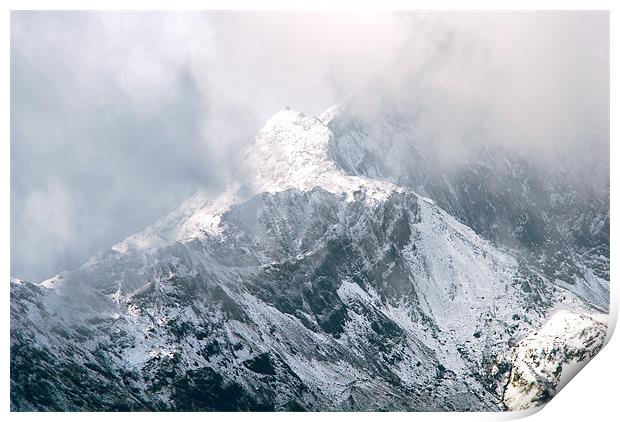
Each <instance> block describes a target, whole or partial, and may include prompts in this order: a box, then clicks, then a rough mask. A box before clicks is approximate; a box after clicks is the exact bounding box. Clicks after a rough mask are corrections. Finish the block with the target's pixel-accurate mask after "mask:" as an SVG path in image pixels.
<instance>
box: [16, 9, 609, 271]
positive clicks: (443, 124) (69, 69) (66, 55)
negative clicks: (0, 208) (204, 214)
mask: <svg viewBox="0 0 620 422" xmlns="http://www.w3.org/2000/svg"><path fill="white" fill-rule="evenodd" d="M350 94H354V95H356V97H357V98H358V99H360V100H359V101H358V102H357V103H356V106H357V107H358V108H359V110H358V111H359V112H360V113H363V114H365V115H367V116H369V117H372V116H373V115H376V113H380V112H381V107H382V105H384V104H385V103H386V102H390V103H396V104H399V105H406V106H411V107H415V108H417V109H419V110H421V113H420V120H419V124H420V125H421V126H422V128H423V130H424V131H425V132H426V133H428V135H429V136H431V137H432V138H433V139H436V140H437V142H438V144H439V145H441V148H444V149H445V151H446V153H449V152H451V151H454V148H455V147H456V146H457V145H460V144H462V142H463V139H464V134H471V133H472V132H473V133H476V134H477V136H478V138H480V139H482V140H484V142H491V143H498V144H501V145H503V146H508V147H518V148H523V149H526V150H528V151H531V153H532V154H541V155H543V156H544V155H549V154H550V151H554V150H556V149H557V148H562V149H567V150H569V151H571V153H570V154H571V156H572V157H574V159H575V160H578V159H579V156H580V155H581V154H580V153H581V152H583V150H584V149H587V150H588V151H596V155H595V160H597V161H600V162H601V163H602V165H601V166H602V170H600V171H598V172H596V174H597V175H598V176H597V177H601V176H600V175H601V174H602V175H603V176H604V175H605V174H607V175H608V166H609V164H608V160H609V156H608V152H607V151H608V145H609V15H608V13H607V12H520V13H515V12H493V13H491V12H480V13H474V12H459V13H457V12H454V13H448V12H441V13H440V12H415V13H414V12H411V13H404V12H400V13H385V14H376V13H373V14H370V13H355V14H348V13H275V12H269V13H267V12H205V13H172V12H151V13H133V12H132V13H129V12H128V13H116V12H81V13H68V12H13V13H12V15H11V274H12V276H14V277H19V278H25V279H29V280H41V279H43V278H47V277H49V276H52V275H53V274H55V273H56V272H58V271H60V270H65V269H74V268H76V267H79V266H80V265H81V264H82V263H83V262H84V261H85V260H86V259H87V258H88V257H89V256H91V255H92V254H94V253H95V252H96V251H97V250H98V249H100V248H105V247H109V246H111V245H112V244H114V243H116V242H118V241H121V240H122V239H124V238H125V237H127V236H128V235H130V234H132V233H134V232H136V231H139V230H140V229H142V228H143V227H145V226H146V225H148V224H150V223H151V222H153V221H154V220H155V219H157V218H158V217H160V216H162V215H163V214H165V213H166V212H169V211H171V210H173V209H174V208H175V207H176V206H177V205H178V204H179V203H180V202H181V201H183V200H184V199H185V198H187V197H188V196H189V195H191V193H192V192H194V191H195V190H196V189H198V188H202V189H206V190H207V191H212V192H217V191H218V190H219V189H221V187H222V185H223V184H224V183H225V182H226V180H227V179H228V178H229V177H231V173H232V170H233V169H234V168H235V164H236V163H237V160H238V159H239V157H240V155H241V153H242V151H243V148H245V147H246V146H247V145H248V144H249V143H250V142H251V141H252V139H253V138H254V136H256V133H257V131H258V130H259V128H260V127H261V125H262V124H263V122H264V121H265V120H266V119H268V118H269V117H270V116H271V115H272V114H274V113H275V112H277V111H278V110H280V109H282V108H284V107H285V106H289V107H291V108H294V109H297V110H300V111H303V112H304V113H306V114H317V113H320V112H321V111H323V110H324V109H326V108H328V107H329V106H331V105H332V104H335V103H339V102H341V101H343V100H344V99H345V98H346V97H347V96H349V95H350ZM457 158H458V157H457ZM592 177H594V176H592ZM597 181H598V179H597ZM597 183H598V182H597Z"/></svg>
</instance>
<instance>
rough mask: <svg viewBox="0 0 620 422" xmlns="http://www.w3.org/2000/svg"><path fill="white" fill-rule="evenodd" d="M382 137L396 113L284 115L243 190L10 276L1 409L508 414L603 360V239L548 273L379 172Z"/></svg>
mask: <svg viewBox="0 0 620 422" xmlns="http://www.w3.org/2000/svg"><path fill="white" fill-rule="evenodd" d="M390 122H391V123H390ZM377 127H379V128H380V130H379V129H377ZM373 128H374V129H373ZM373 130H375V132H376V133H375V134H374V135H373ZM377 133H382V134H383V135H385V136H395V137H396V136H397V137H404V134H403V133H404V132H403V129H402V125H401V124H400V123H398V122H394V120H393V119H385V118H384V119H379V120H377V121H376V122H375V123H374V126H372V127H365V126H364V125H363V124H361V123H359V122H357V123H356V122H354V119H353V117H352V115H351V112H350V111H349V110H347V109H346V107H343V108H332V109H330V110H328V111H327V112H326V113H324V114H323V115H321V116H317V117H307V116H305V115H303V114H301V113H298V112H295V111H292V110H289V109H285V110H283V111H281V112H279V113H277V114H276V115H275V116H274V117H273V118H271V119H270V120H269V121H268V122H267V123H266V125H265V127H264V128H263V129H262V131H261V132H260V134H259V136H258V137H257V139H256V140H255V142H254V143H253V145H252V146H251V147H250V148H249V149H248V150H247V151H246V153H245V156H244V157H243V160H242V163H241V166H242V168H243V170H244V174H245V175H246V179H245V180H244V181H243V183H238V184H234V183H233V184H231V185H230V186H229V188H228V189H227V190H226V191H225V192H224V193H223V194H221V195H219V196H217V197H210V196H209V195H207V194H206V193H204V192H198V193H197V194H196V195H194V196H193V197H192V198H190V199H189V200H188V201H187V202H186V203H184V204H182V205H181V207H180V208H179V209H178V210H176V211H175V212H173V213H171V214H170V215H168V216H166V217H164V218H162V219H161V220H159V221H158V222H156V223H155V224H154V225H152V226H151V227H148V228H147V229H145V230H144V231H143V232H141V233H138V234H136V235H134V236H131V237H129V238H128V239H126V240H125V241H123V242H121V243H119V244H117V245H115V246H113V247H112V248H111V249H110V250H108V251H104V252H102V253H100V254H98V255H97V256H95V257H93V258H92V259H91V260H89V261H88V262H87V263H86V264H85V265H84V266H82V267H81V268H80V269H78V270H76V271H72V272H63V273H60V274H58V275H56V276H55V277H53V278H51V279H48V280H45V281H43V282H42V283H39V284H34V283H30V282H26V281H21V280H15V279H13V280H11V403H12V407H13V409H15V410H34V409H36V410H321V411H322V410H507V409H516V408H525V407H528V406H530V405H536V404H540V403H544V402H545V401H546V400H548V399H549V398H550V397H551V396H552V395H553V392H554V391H555V390H554V388H555V387H556V385H557V383H558V380H559V378H560V375H561V371H562V366H563V365H564V364H567V363H572V362H574V361H579V360H583V359H585V358H590V357H591V356H593V355H594V354H595V353H596V352H597V351H598V350H599V349H600V347H602V339H603V338H604V337H605V330H606V328H605V324H604V323H602V322H600V321H599V320H600V318H594V317H590V316H583V315H586V314H590V313H593V312H594V313H600V312H606V311H607V309H608V304H609V299H608V283H609V281H608V246H607V249H605V246H604V245H603V246H600V245H598V246H600V248H599V249H596V250H597V251H599V253H598V255H597V254H596V253H595V252H594V249H593V248H590V249H587V251H586V247H585V246H583V245H581V244H580V245H579V246H575V248H573V249H571V251H573V252H574V259H572V260H569V261H570V262H569V263H570V264H572V265H574V266H576V267H578V268H579V269H580V271H579V272H577V273H575V275H574V278H571V279H570V280H565V279H562V278H561V277H562V275H558V276H557V277H550V276H549V272H548V271H547V268H546V267H543V265H542V264H541V263H540V262H539V260H537V259H532V258H531V255H532V254H531V252H532V250H531V249H527V248H525V249H524V248H516V247H513V246H511V245H507V244H505V243H502V242H501V241H498V237H497V236H495V237H494V236H491V235H490V234H493V233H492V231H489V230H490V229H489V230H484V229H482V230H481V229H480V227H476V224H472V222H471V218H472V216H473V215H474V212H473V211H472V210H471V209H468V208H467V206H466V205H463V204H462V203H460V204H459V203H458V201H457V199H456V198H458V195H456V196H454V197H451V196H449V195H448V194H445V192H444V193H442V191H441V189H440V187H439V185H435V184H432V183H431V182H433V183H434V180H435V176H434V175H433V177H432V178H431V177H430V176H429V177H427V179H426V180H425V181H424V180H421V179H420V178H422V177H424V173H419V174H418V173H415V172H412V170H411V169H413V168H416V166H417V165H418V163H416V162H412V163H411V166H410V167H406V168H405V167H403V166H402V163H400V164H398V166H396V167H395V168H396V169H399V170H398V171H399V172H400V176H402V177H400V176H399V177H395V175H394V173H393V169H392V170H389V171H388V170H385V169H383V168H384V167H385V166H386V163H385V162H384V161H385V159H386V157H387V156H384V157H378V156H376V155H377V154H376V153H375V152H376V151H378V150H380V149H381V146H380V144H377V143H376V142H375V143H373V142H374V141H373V139H372V138H373V137H374V138H376V139H381V140H382V141H386V142H387V141H388V140H387V139H383V138H381V137H378V135H377ZM362 134H365V136H366V137H365V136H362ZM410 134H411V139H410V141H411V145H415V140H416V136H414V135H415V133H414V132H410ZM373 148H374V149H373ZM384 150H385V151H386V152H387V153H389V151H390V149H389V148H384ZM371 151H375V152H373V153H371ZM388 156H389V154H388ZM417 159H421V156H413V155H412V156H411V160H417ZM431 165H432V163H428V162H420V163H419V167H420V168H425V169H429V168H430V167H429V166H431ZM382 169H383V170H382ZM403 175H406V177H405V176H403ZM414 181H415V183H414ZM425 182H428V183H426V185H427V186H426V187H427V188H426V189H422V190H421V189H418V188H419V187H422V188H423V185H424V183H425ZM431 187H433V188H432V189H431ZM450 188H451V189H453V188H454V186H452V185H451V186H450ZM459 189H460V188H459ZM457 190H458V189H457ZM453 191H454V189H453ZM446 192H447V191H446ZM429 197H430V198H429ZM520 199H521V198H519V200H520ZM450 201H452V202H450ZM491 205H493V204H492V203H491ZM495 205H497V204H495ZM502 206H503V207H507V206H508V205H507V204H505V203H502ZM448 211H450V212H448ZM607 219H608V213H607ZM602 224H603V225H604V224H605V222H604V221H603V222H602ZM607 224H608V222H607ZM472 227H473V228H472ZM489 227H491V226H489ZM607 227H608V226H607ZM474 228H475V229H477V230H474ZM594 229H597V230H599V231H600V230H603V231H604V230H605V228H602V229H601V228H600V227H598V226H597V227H595V228H594ZM594 229H593V230H594ZM590 234H592V233H590ZM595 234H596V235H599V232H598V231H597V232H596V233H595ZM584 236H587V234H584ZM603 237H604V236H603ZM562 241H563V242H568V243H570V242H569V240H566V239H563V240H562ZM592 241H593V242H594V240H592ZM607 242H608V241H607ZM586 243H587V242H586V241H585V240H584V245H585V244H586ZM562 244H563V245H564V243H562ZM607 245H608V243H607ZM524 251H525V252H524ZM600 251H602V252H600ZM586 252H587V253H586ZM562 262H564V261H562ZM545 264H546V265H547V264H548V263H545ZM562 268H564V267H562ZM606 269H607V270H606ZM558 274H561V271H560V268H559V267H558ZM562 274H563V273H562ZM554 315H560V316H561V317H552V316H554ZM550 318H551V319H550ZM554 318H555V319H554ZM548 321H551V322H548ZM541 327H542V328H541ZM548 327H552V329H550V328H548ZM539 330H540V332H541V333H545V334H544V335H542V336H540V337H537V338H538V340H540V342H539V343H540V344H541V345H540V347H539V343H536V342H535V341H533V340H531V338H532V336H533V335H534V333H536V332H538V331H539ZM584 333H586V334H584ZM544 339H552V340H549V341H546V340H545V341H546V342H545V341H543V340H544ZM577 339H580V340H579V341H578V340H577ZM564 341H566V342H567V343H566V344H567V345H569V346H567V348H562V347H558V344H560V345H561V344H562V342H564ZM543 343H544V344H543ZM533 353H534V354H535V353H542V354H543V355H544V358H545V359H547V360H548V362H547V363H545V365H544V367H543V366H541V365H539V364H538V363H536V364H533V363H532V362H534V361H536V362H538V360H536V358H535V356H534V355H533ZM533 356H534V357H533ZM537 365H538V366H537ZM537 371H539V372H540V371H542V372H543V373H544V374H545V376H547V375H548V377H547V378H546V381H545V384H544V385H542V384H541V383H542V382H543V381H540V382H539V376H538V375H536V374H538V372H537Z"/></svg>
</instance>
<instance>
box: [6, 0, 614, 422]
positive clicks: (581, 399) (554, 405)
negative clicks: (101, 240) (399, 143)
mask: <svg viewBox="0 0 620 422" xmlns="http://www.w3.org/2000/svg"><path fill="white" fill-rule="evenodd" d="M4 4H6V5H7V9H5V10H4V14H3V15H2V23H4V25H0V27H1V28H3V31H2V35H3V36H4V42H3V44H2V48H3V56H2V57H3V58H4V60H5V63H4V66H2V68H1V72H2V79H3V81H4V83H3V84H2V94H3V95H2V98H4V101H3V103H2V115H1V117H0V118H1V122H2V125H1V127H2V128H3V132H4V135H5V136H4V141H3V145H2V148H3V150H2V154H0V160H1V164H0V173H1V178H2V181H1V184H0V186H2V193H3V195H2V198H3V201H4V202H3V207H2V224H1V226H0V227H2V235H3V240H4V242H3V243H2V250H1V252H2V253H0V267H1V268H2V270H3V273H4V274H5V281H6V283H7V285H6V286H7V287H6V288H5V289H2V293H1V294H2V303H3V305H4V306H3V312H2V325H1V327H2V332H1V333H0V337H1V338H2V339H3V340H4V341H5V345H4V347H3V348H2V349H0V350H1V351H0V360H1V361H2V362H3V363H4V365H5V366H4V367H3V368H4V371H5V372H4V374H3V375H4V376H3V378H2V379H3V383H2V384H1V387H0V401H1V403H2V405H3V406H2V409H4V411H5V412H8V409H9V341H8V339H9V311H8V310H9V299H10V298H9V288H8V280H9V276H10V236H9V230H10V221H9V218H10V216H9V214H10V208H9V200H10V170H9V169H10V142H9V139H10V127H9V124H10V115H9V110H10V95H9V90H10V71H9V69H10V67H9V57H10V10H25V9H44V10H62V9H65V10H66V9H95V10H136V9H143V10H171V9H183V10H203V9H207V10H222V9H227V10H257V9H261V10H344V9H347V10H350V9H356V10H362V11H367V12H372V11H373V10H397V9H402V10H407V9H417V10H564V9H566V10H596V9H598V10H601V9H603V10H611V13H610V19H611V25H610V28H611V40H610V41H611V44H610V45H611V46H612V48H611V51H610V54H611V57H610V59H611V69H612V71H611V74H612V75H614V73H618V57H617V56H618V54H617V51H614V48H613V47H617V46H618V45H620V44H619V42H618V33H619V30H618V22H619V19H617V17H616V11H614V9H613V7H612V5H613V2H612V1H603V0H590V1H563V2H553V1H532V0H522V1H504V2H501V3H500V2H493V1H467V2H459V1H423V0H420V1H402V0H401V1H398V0H382V1H367V0H360V1H355V2H354V1H339V0H331V1H330V0H314V1H311V2H310V1H303V2H302V1H297V2H291V1H282V0H272V1H262V2H260V3H257V2H252V1H247V0H246V1H241V0H238V1H233V0H231V1H226V2H224V1H196V0H176V1H174V2H165V1H132V0H131V1H130V0H123V1H119V0H108V1H101V0H95V1H90V2H88V4H87V5H88V7H85V6H86V4H85V2H81V1H77V0H64V1H57V2H54V4H50V3H49V2H45V1H41V0H38V1H36V0H31V1H27V0H25V1H11V0H9V1H7V2H5V3H4ZM616 50H617V49H616ZM616 81H617V79H614V78H613V77H612V79H611V81H610V83H611V104H610V107H611V108H610V113H611V117H612V118H611V120H610V124H611V127H610V139H611V140H612V141H611V142H610V144H611V162H612V165H611V182H612V183H611V185H612V186H616V185H617V181H618V171H617V170H616V168H615V167H614V165H613V164H614V157H616V156H617V153H618V152H619V151H620V150H619V149H618V147H617V146H616V144H615V143H614V142H613V140H616V139H617V138H618V136H617V135H618V129H617V128H618V121H617V112H618V101H617V90H618V84H617V82H616ZM611 209H612V214H613V213H614V212H615V211H614V210H617V209H618V199H617V196H616V195H615V194H614V192H613V191H612V193H611ZM617 232H618V231H617V226H616V224H615V220H612V222H611V241H612V245H615V243H614V239H618V236H617ZM611 262H612V266H611V268H612V272H611V274H612V286H611V287H612V296H611V297H612V303H611V321H613V326H614V327H615V323H616V321H617V315H618V302H619V295H618V288H617V283H616V282H614V281H613V279H614V277H613V274H615V268H616V263H618V262H619V261H618V253H617V250H616V248H615V247H613V246H612V248H611ZM612 331H613V330H610V333H611V332H612ZM616 337H617V336H616ZM618 356H620V343H619V341H618V339H617V338H613V339H611V341H610V342H609V344H608V345H607V346H606V347H605V348H604V349H603V351H602V352H601V353H600V354H599V355H598V356H597V357H596V358H595V359H593V361H592V362H591V363H590V364H589V365H588V366H587V369H585V370H584V371H582V372H581V373H580V374H578V375H577V377H576V379H575V380H573V381H572V382H570V383H569V384H568V385H567V386H566V387H565V389H564V390H563V391H562V392H560V394H558V396H557V397H556V398H554V399H553V400H552V401H551V402H550V403H549V404H548V405H547V406H546V407H545V408H544V410H543V411H541V412H537V413H535V414H534V415H533V416H532V418H533V419H534V420H535V419H537V418H538V419H540V418H547V417H548V418H553V419H556V418H557V419H558V420H563V421H571V420H579V421H584V420H592V419H594V420H596V419H599V420H611V418H610V415H614V416H616V417H617V415H618V405H617V403H616V402H617V400H618V390H619V387H618V381H619V380H620V365H619V363H618V359H617V357H618ZM529 413H532V412H525V413H524V412H520V413H512V414H507V413H484V414H481V413H465V414H463V413H461V414H454V413H423V414H422V413H416V414H410V413H389V414H381V415H379V414H375V413H335V414H334V413H321V414H306V415H303V414H294V415H293V414H287V413H263V414H249V413H235V414H226V413H220V414H205V413H192V414H183V415H182V416H181V414H169V413H129V414H128V413H125V414H119V415H115V416H114V417H115V418H121V419H124V418H128V419H129V418H131V419H132V420H135V418H138V419H142V417H145V418H146V417H148V418H149V419H155V420H167V419H168V418H170V417H184V418H190V419H199V418H200V419H202V418H209V419H211V418H215V419H220V420H224V419H226V420H227V419H229V418H230V419H244V418H252V419H253V420H259V421H261V420H268V419H269V420H285V419H286V420H288V419H290V418H292V417H294V418H300V419H302V420H303V419H306V420H309V419H310V418H312V419H314V418H317V417H320V418H327V419H336V418H337V419H347V420H352V419H353V418H355V419H356V420H359V419H362V420H371V419H372V420H375V419H376V418H377V417H381V418H383V417H385V418H389V419H392V420H404V419H405V418H406V419H410V418H415V419H422V420H425V421H445V420H475V421H479V420H484V419H487V420H505V419H513V418H515V417H519V416H525V415H527V414H529ZM177 415H179V416H177ZM8 416H9V417H10V418H14V419H19V420H22V419H28V420H29V419H39V418H46V419H52V420H63V421H64V420H77V418H82V417H87V418H89V419H92V420H104V419H106V420H107V419H108V418H109V417H110V414H108V413H89V414H87V415H86V414H79V413H73V414H67V413H63V414H59V413H47V414H33V413H11V414H9V415H8Z"/></svg>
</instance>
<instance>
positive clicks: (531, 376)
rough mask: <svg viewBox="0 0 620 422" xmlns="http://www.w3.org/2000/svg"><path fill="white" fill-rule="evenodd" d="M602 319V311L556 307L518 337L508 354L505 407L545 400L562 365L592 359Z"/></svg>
mask: <svg viewBox="0 0 620 422" xmlns="http://www.w3.org/2000/svg"><path fill="white" fill-rule="evenodd" d="M606 320H607V315H606V314H583V313H575V312H571V311H568V310H560V311H558V312H556V313H554V314H553V315H552V316H551V317H550V318H549V319H548V321H547V322H545V324H544V325H543V326H542V328H541V329H540V330H538V331H536V332H534V333H532V334H530V335H529V336H527V337H526V338H525V339H523V340H522V341H520V342H519V343H518V344H517V346H516V348H515V349H514V351H513V353H512V356H511V359H512V365H513V367H512V371H511V374H510V378H509V382H508V384H507V386H506V390H505V392H504V395H503V402H504V404H505V405H506V407H507V408H508V409H509V410H524V409H528V408H530V407H533V406H537V405H540V404H544V403H546V402H547V401H549V400H550V399H551V398H552V397H553V396H554V395H555V393H556V392H557V391H558V387H559V385H558V384H559V383H560V381H561V378H562V376H563V373H564V372H565V371H566V368H567V367H569V365H571V364H574V363H577V362H584V361H588V360H590V359H592V357H593V356H594V355H596V354H597V353H598V351H599V350H600V349H601V348H602V347H603V344H604V342H605V337H606V334H607V323H606Z"/></svg>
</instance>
